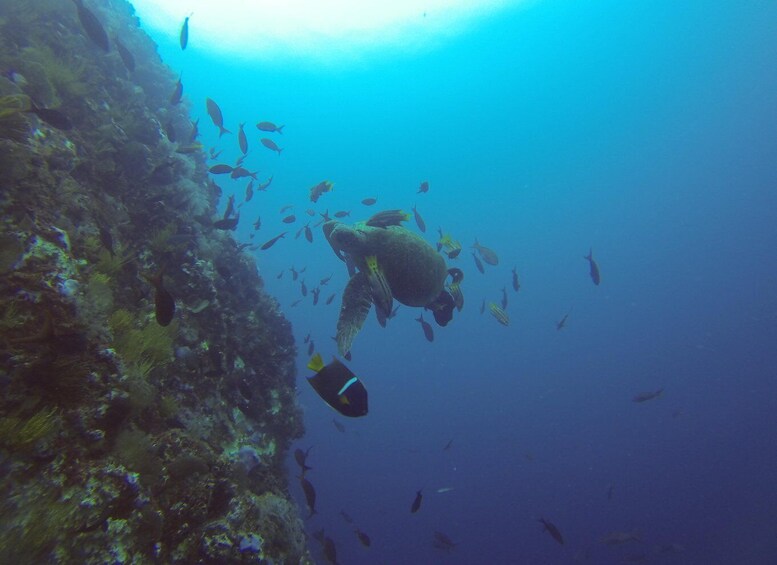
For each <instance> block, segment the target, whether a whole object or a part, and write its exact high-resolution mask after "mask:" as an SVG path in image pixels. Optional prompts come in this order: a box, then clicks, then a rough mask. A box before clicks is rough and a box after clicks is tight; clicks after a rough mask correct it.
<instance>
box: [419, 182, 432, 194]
mask: <svg viewBox="0 0 777 565" xmlns="http://www.w3.org/2000/svg"><path fill="white" fill-rule="evenodd" d="M422 192H429V181H426V180H425V181H421V186H419V187H418V192H417V193H416V194H421V193H422Z"/></svg>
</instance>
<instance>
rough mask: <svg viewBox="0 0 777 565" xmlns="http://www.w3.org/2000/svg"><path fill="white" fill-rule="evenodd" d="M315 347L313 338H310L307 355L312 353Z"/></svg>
mask: <svg viewBox="0 0 777 565" xmlns="http://www.w3.org/2000/svg"><path fill="white" fill-rule="evenodd" d="M315 349H316V344H315V343H314V342H313V340H312V339H311V340H310V343H309V344H308V355H313V351H315Z"/></svg>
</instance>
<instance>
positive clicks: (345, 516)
mask: <svg viewBox="0 0 777 565" xmlns="http://www.w3.org/2000/svg"><path fill="white" fill-rule="evenodd" d="M340 516H342V517H343V520H345V521H346V522H348V523H349V524H353V518H351V517H350V516H349V515H348V514H347V513H346V511H345V510H340Z"/></svg>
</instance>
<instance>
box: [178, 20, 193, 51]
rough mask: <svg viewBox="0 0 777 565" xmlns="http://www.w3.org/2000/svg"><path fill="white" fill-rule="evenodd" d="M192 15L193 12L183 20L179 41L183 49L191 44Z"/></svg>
mask: <svg viewBox="0 0 777 565" xmlns="http://www.w3.org/2000/svg"><path fill="white" fill-rule="evenodd" d="M190 17H191V14H190V15H188V16H186V18H185V19H184V20H183V25H182V26H181V33H180V35H179V36H178V41H179V42H180V44H181V49H186V46H187V45H188V44H189V18H190Z"/></svg>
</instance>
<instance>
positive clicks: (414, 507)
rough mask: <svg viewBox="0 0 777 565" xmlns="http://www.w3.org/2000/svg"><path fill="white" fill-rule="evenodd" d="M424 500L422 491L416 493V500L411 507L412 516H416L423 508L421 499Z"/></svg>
mask: <svg viewBox="0 0 777 565" xmlns="http://www.w3.org/2000/svg"><path fill="white" fill-rule="evenodd" d="M422 498H423V495H422V494H421V491H420V490H418V491H416V493H415V499H414V500H413V504H411V505H410V513H411V514H415V513H416V512H418V510H419V509H420V508H421V499H422Z"/></svg>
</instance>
